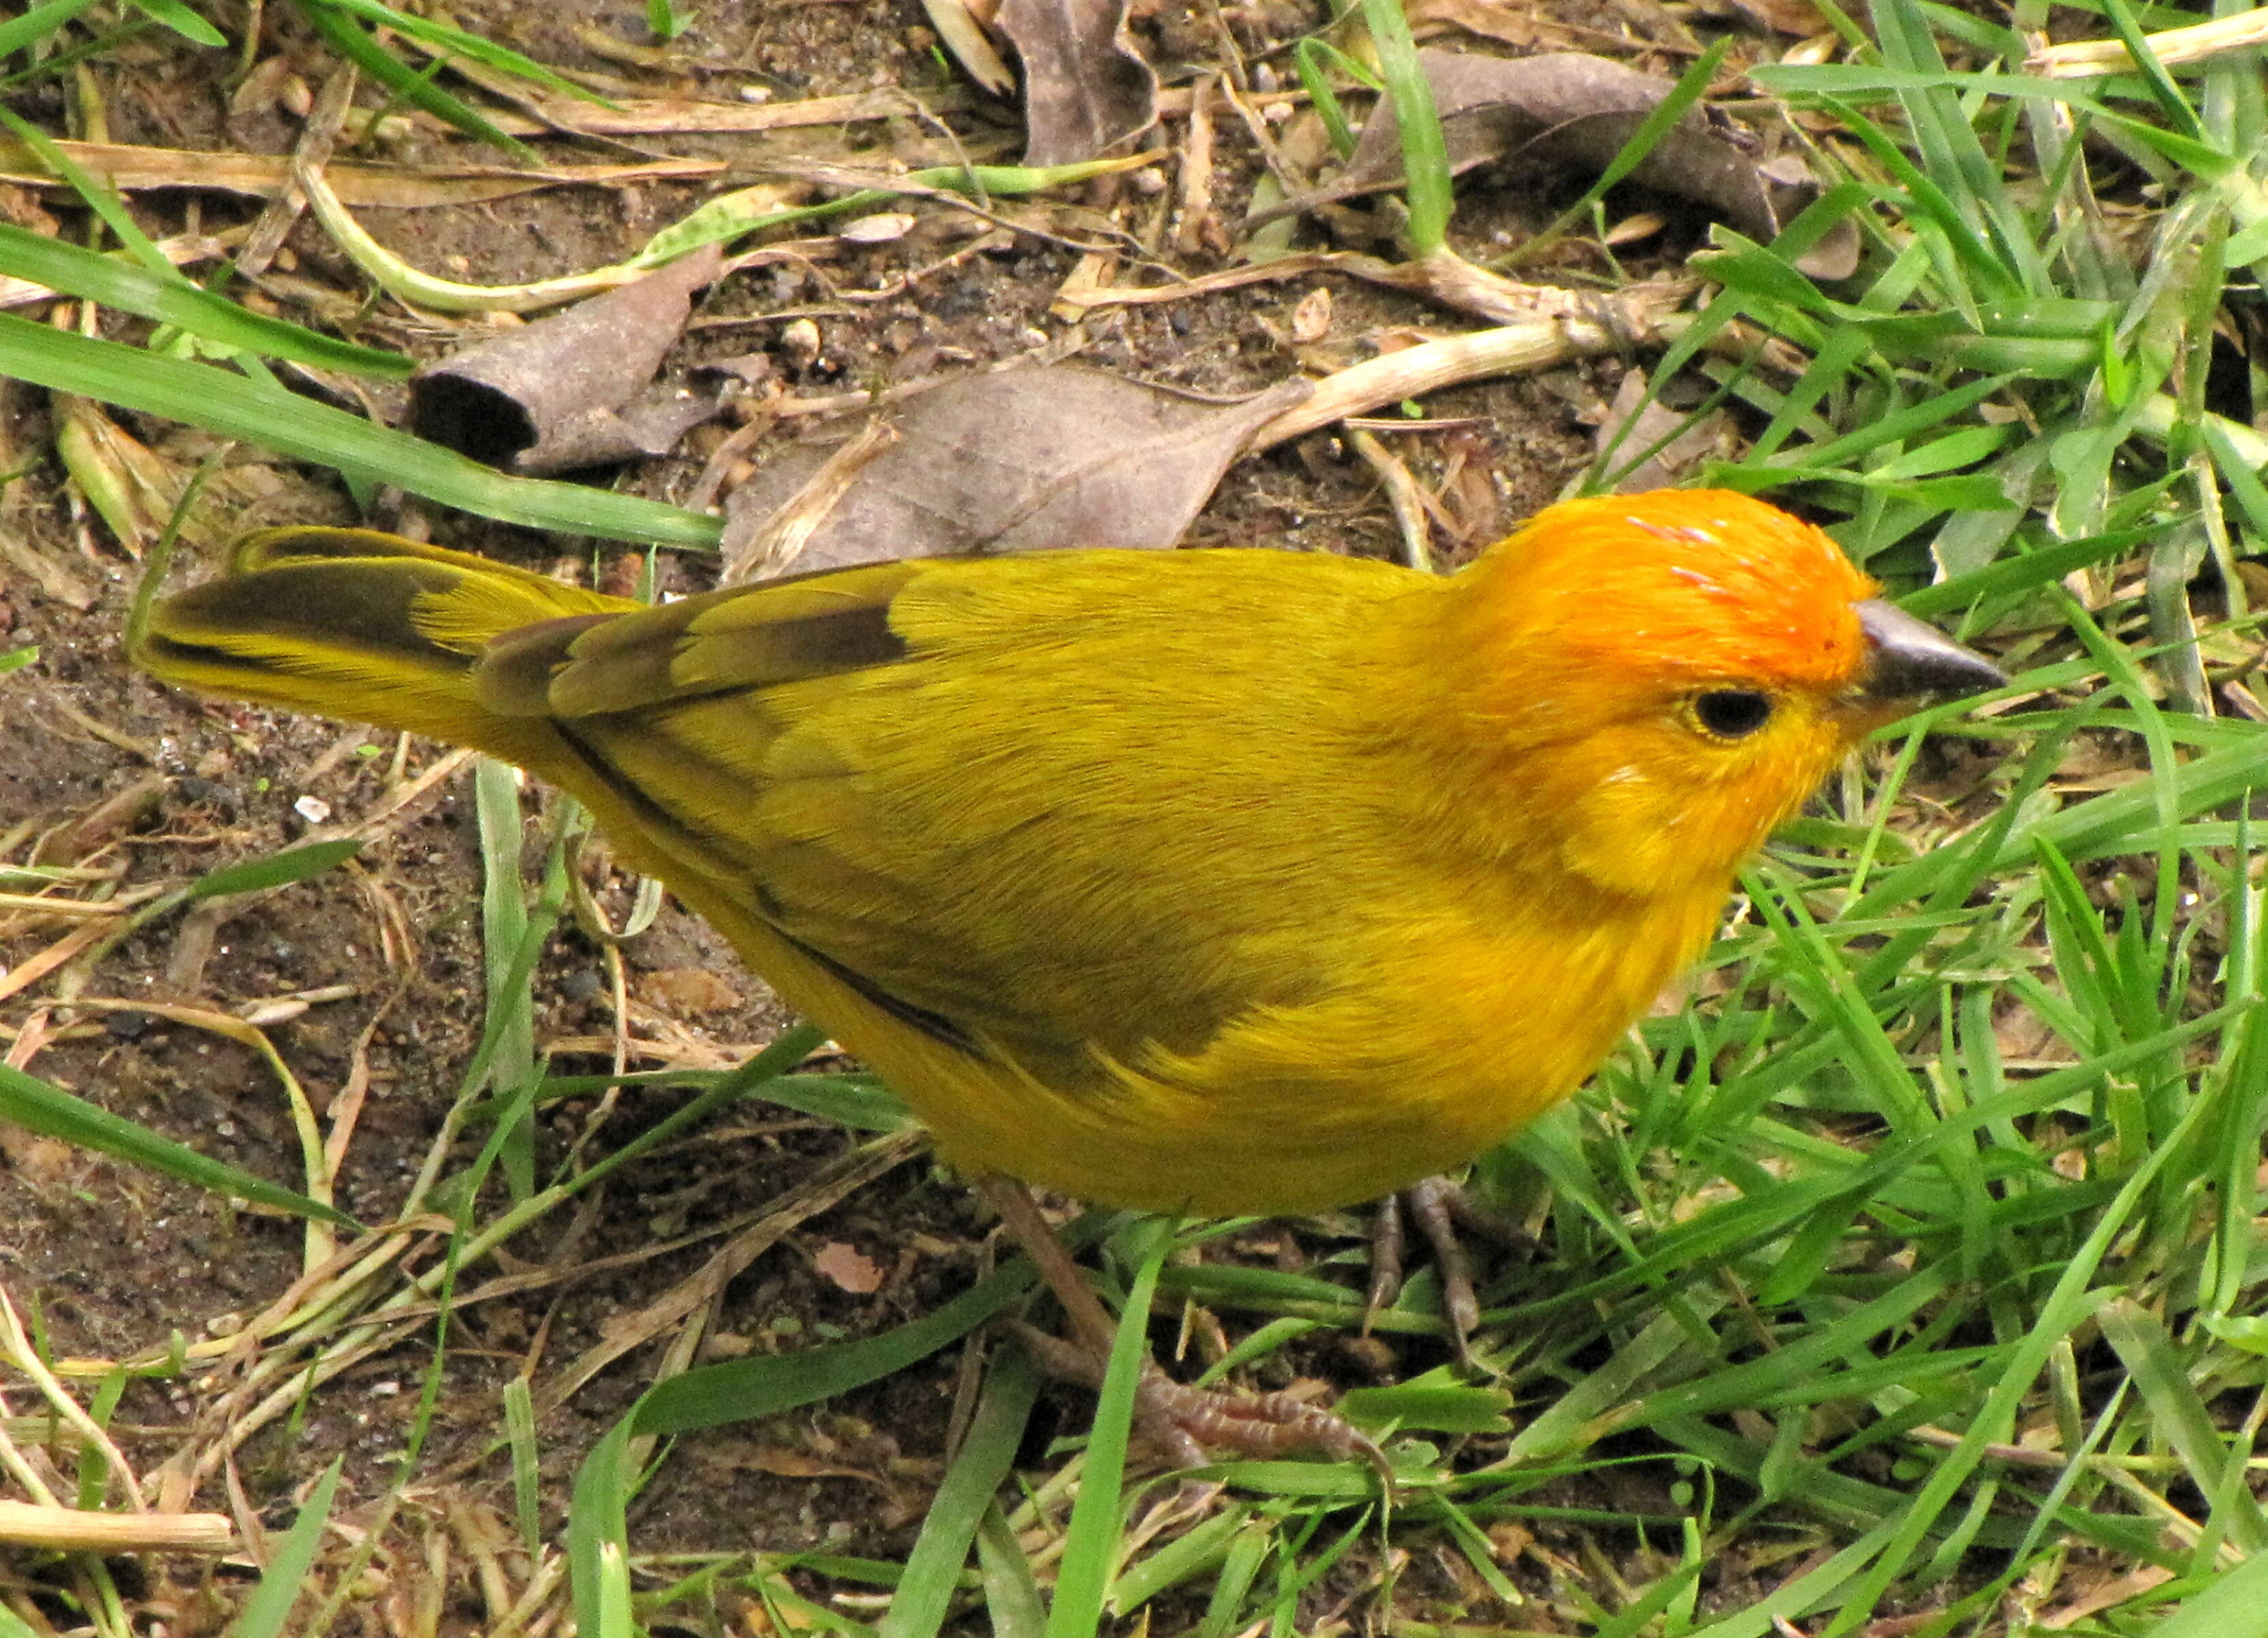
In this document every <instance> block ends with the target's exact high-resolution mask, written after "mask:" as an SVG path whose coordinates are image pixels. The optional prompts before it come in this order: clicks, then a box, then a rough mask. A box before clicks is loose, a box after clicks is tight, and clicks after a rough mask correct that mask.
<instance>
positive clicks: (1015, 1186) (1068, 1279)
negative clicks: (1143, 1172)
mask: <svg viewBox="0 0 2268 1638" xmlns="http://www.w3.org/2000/svg"><path fill="white" fill-rule="evenodd" d="M977 1187H978V1188H979V1189H981V1190H982V1191H983V1193H984V1198H985V1199H988V1200H990V1201H991V1202H992V1205H993V1207H994V1209H995V1210H997V1211H998V1213H999V1214H1000V1220H1001V1221H1003V1222H1005V1223H1006V1224H1007V1225H1008V1230H1009V1232H1010V1233H1012V1234H1013V1235H1014V1236H1016V1238H1017V1239H1018V1240H1019V1241H1020V1243H1022V1245H1023V1248H1024V1251H1025V1253H1026V1254H1027V1256H1029V1257H1030V1258H1031V1259H1032V1261H1033V1262H1034V1263H1035V1264H1036V1265H1038V1267H1039V1271H1040V1278H1041V1279H1042V1280H1046V1281H1047V1283H1048V1289H1049V1290H1050V1291H1052V1292H1054V1293H1055V1297H1056V1301H1057V1302H1060V1303H1062V1304H1063V1309H1064V1314H1065V1315H1066V1316H1067V1317H1069V1319H1070V1321H1071V1334H1072V1335H1073V1336H1074V1337H1076V1338H1077V1339H1078V1340H1077V1341H1076V1342H1065V1341H1064V1340H1062V1339H1060V1338H1056V1337H1050V1336H1049V1335H1048V1334H1047V1333H1046V1332H1041V1331H1036V1330H1035V1329H1034V1328H1033V1327H1031V1326H1028V1325H1020V1326H1018V1327H1016V1331H1017V1334H1018V1336H1019V1337H1020V1339H1022V1341H1023V1342H1024V1344H1025V1346H1026V1347H1028V1348H1029V1349H1030V1350H1031V1353H1032V1357H1033V1358H1034V1359H1035V1360H1036V1361H1038V1362H1039V1364H1040V1366H1041V1368H1042V1369H1045V1370H1047V1371H1049V1373H1051V1374H1052V1375H1055V1376H1064V1377H1068V1378H1070V1379H1071V1381H1074V1382H1080V1383H1086V1385H1087V1386H1089V1387H1091V1388H1097V1389H1099V1388H1101V1386H1102V1373H1103V1367H1104V1364H1105V1362H1106V1361H1108V1359H1109V1358H1110V1349H1111V1345H1112V1343H1113V1342H1114V1341H1115V1340H1116V1338H1117V1335H1118V1324H1117V1322H1116V1320H1114V1319H1112V1318H1111V1317H1110V1315H1109V1312H1108V1310H1106V1309H1105V1308H1104V1307H1103V1306H1102V1301H1101V1298H1100V1297H1098V1296H1096V1295H1094V1288H1093V1287H1091V1286H1089V1285H1088V1284H1087V1283H1086V1276H1085V1275H1084V1274H1082V1273H1079V1265H1078V1264H1076V1263H1074V1262H1073V1261H1071V1253H1069V1252H1068V1251H1064V1243H1063V1242H1062V1241H1061V1240H1059V1239H1057V1237H1056V1232H1055V1230H1054V1229H1053V1228H1049V1226H1048V1221H1047V1219H1045V1218H1044V1217H1042V1216H1041V1215H1040V1208H1039V1206H1037V1204H1035V1202H1034V1200H1033V1199H1032V1196H1031V1192H1030V1191H1029V1190H1027V1188H1025V1187H1024V1185H1023V1184H1020V1183H1019V1182H1017V1181H1016V1180H1015V1179H1014V1178H1013V1177H1003V1176H1000V1175H998V1174H997V1173H996V1174H993V1175H991V1176H990V1177H981V1178H979V1179H978V1180H977ZM1134 1416H1135V1420H1136V1421H1137V1422H1138V1423H1139V1424H1140V1425H1141V1428H1142V1430H1143V1431H1144V1432H1145V1433H1146V1434H1148V1435H1150V1436H1151V1437H1152V1438H1153V1439H1156V1440H1157V1441H1158V1442H1160V1443H1161V1444H1162V1445H1164V1446H1165V1448H1166V1450H1167V1452H1168V1453H1169V1454H1170V1455H1171V1456H1172V1457H1173V1458H1174V1460H1175V1461H1176V1462H1178V1463H1180V1464H1181V1465H1183V1466H1186V1467H1201V1466H1203V1465H1204V1462H1205V1453H1204V1447H1205V1446H1207V1445H1213V1446H1217V1447H1219V1448H1220V1449H1223V1450H1233V1451H1235V1452H1237V1453H1238V1454H1239V1455H1241V1456H1246V1457H1253V1458H1256V1459H1259V1460H1275V1459H1278V1458H1280V1457H1286V1456H1292V1455H1296V1454H1298V1453H1300V1452H1302V1451H1320V1452H1322V1454H1323V1455H1326V1456H1329V1457H1336V1458H1337V1459H1338V1460H1341V1461H1362V1462H1366V1463H1368V1464H1369V1465H1371V1466H1373V1467H1374V1468H1376V1469H1377V1470H1378V1472H1380V1473H1381V1474H1383V1475H1385V1476H1386V1478H1387V1479H1388V1481H1389V1482H1390V1481H1391V1479H1392V1477H1393V1472H1392V1469H1391V1467H1390V1466H1389V1465H1388V1462H1387V1460H1386V1455H1385V1452H1383V1451H1381V1450H1380V1449H1379V1448H1378V1447H1377V1445H1375V1444H1373V1442H1371V1441H1370V1440H1369V1439H1368V1438H1367V1437H1366V1436H1365V1435H1363V1434H1362V1433H1361V1432H1360V1430H1359V1429H1358V1428H1355V1426H1354V1425H1353V1424H1352V1423H1351V1422H1349V1421H1347V1420H1345V1419H1344V1418H1343V1417H1340V1416H1337V1415H1335V1414H1333V1413H1331V1412H1329V1411H1326V1410H1323V1409H1321V1408H1319V1407H1318V1406H1313V1405H1309V1404H1307V1402H1306V1401H1305V1400H1303V1399H1301V1398H1299V1397H1298V1396H1297V1395H1295V1394H1291V1393H1281V1392H1279V1393H1263V1394H1256V1395H1253V1396H1250V1397H1245V1396H1241V1395H1235V1394H1228V1393H1219V1392H1213V1391H1209V1390H1206V1389H1203V1388H1191V1387H1189V1386H1186V1385H1185V1384H1183V1383H1178V1382H1175V1381H1174V1380H1173V1379H1172V1378H1171V1377H1169V1376H1167V1375H1166V1374H1165V1372H1164V1371H1162V1370H1160V1369H1159V1368H1158V1365H1157V1362H1156V1361H1153V1360H1149V1359H1145V1360H1144V1361H1143V1364H1142V1380H1141V1383H1140V1385H1139V1386H1138V1388H1137V1389H1136V1390H1135V1398H1134Z"/></svg>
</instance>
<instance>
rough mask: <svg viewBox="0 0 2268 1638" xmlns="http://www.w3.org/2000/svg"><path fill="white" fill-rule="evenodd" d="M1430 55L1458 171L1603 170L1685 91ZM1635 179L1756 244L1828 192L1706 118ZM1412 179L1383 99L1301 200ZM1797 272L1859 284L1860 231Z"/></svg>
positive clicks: (1828, 244) (1621, 78) (1690, 118)
mask: <svg viewBox="0 0 2268 1638" xmlns="http://www.w3.org/2000/svg"><path fill="white" fill-rule="evenodd" d="M1418 62H1419V63H1420V64H1421V65H1422V66H1423V67H1424V69H1425V78H1426V81H1427V83H1428V84H1430V85H1432V89H1433V102H1434V106H1435V107H1436V108H1437V109H1439V111H1440V116H1441V136H1442V138H1443V140H1444V141H1445V142H1446V143H1447V144H1448V150H1449V168H1450V169H1451V171H1453V172H1456V173H1462V172H1465V171H1469V170H1471V169H1473V168H1474V167H1475V166H1480V165H1485V164H1487V163H1488V162H1490V161H1491V160H1495V159H1520V158H1523V157H1530V158H1536V159H1560V160H1569V161H1572V162H1574V163H1577V164H1580V165H1586V166H1591V167H1593V168H1594V169H1601V170H1603V169H1604V168H1605V167H1606V166H1608V165H1609V164H1610V163H1611V162H1612V161H1613V159H1614V158H1615V156H1616V154H1617V153H1619V152H1620V151H1622V147H1623V144H1624V143H1626V142H1628V141H1629V140H1630V138H1631V135H1632V133H1634V132H1635V131H1636V130H1637V129H1638V126H1639V124H1640V123H1641V122H1644V120H1645V119H1646V115H1647V114H1651V113H1652V112H1653V109H1654V107H1656V105H1658V104H1659V103H1660V102H1661V100H1662V99H1663V98H1665V97H1667V96H1668V94H1669V93H1670V92H1671V90H1672V89H1673V86H1672V85H1671V83H1670V82H1669V81H1668V80H1666V79H1662V78H1660V77H1656V76H1654V75H1652V74H1642V73H1640V72H1639V71H1638V70H1636V69H1632V68H1627V67H1625V66H1624V65H1623V64H1622V63H1616V62H1613V61H1610V60H1609V59H1608V58H1606V57H1601V56H1593V55H1590V54H1588V53H1587V52H1580V51H1553V52H1546V53H1544V54H1543V55H1540V56H1532V57H1491V56H1483V55H1478V54H1476V53H1470V52H1462V51H1440V50H1432V49H1427V50H1421V51H1419V52H1418ZM1401 181H1402V143H1401V137H1400V133H1399V131H1398V130H1397V129H1396V127H1395V119H1394V107H1393V104H1392V103H1391V102H1390V101H1388V100H1387V99H1385V98H1382V97H1381V99H1380V100H1379V102H1378V106H1377V107H1376V108H1375V109H1374V110H1373V112H1372V114H1371V116H1370V118H1369V119H1368V120H1367V121H1366V122H1365V123H1364V125H1363V128H1362V136H1361V137H1360V139H1359V141H1358V142H1357V143H1356V144H1355V151H1354V153H1353V155H1352V157H1351V158H1350V159H1348V160H1347V165H1346V169H1345V170H1344V171H1343V172H1342V173H1340V174H1339V177H1338V179H1337V181H1335V182H1333V183H1331V184H1330V185H1329V187H1327V188H1324V189H1322V192H1321V193H1320V194H1318V195H1315V196H1310V197H1309V198H1307V199H1306V200H1302V201H1300V203H1301V204H1303V205H1305V204H1314V203H1328V202H1329V201H1331V200H1335V199H1345V198H1350V197H1352V196H1355V195H1359V194H1366V193H1375V192H1377V191H1379V190H1380V189H1381V188H1392V187H1395V186H1398V185H1399V184H1400V182H1401ZM1631 181H1636V182H1639V183H1642V184H1644V185H1645V186H1646V187H1648V188H1659V189H1661V191H1662V192H1664V193H1670V194H1676V195H1678V196H1682V197H1683V198H1687V199H1691V200H1694V201H1697V203H1702V204H1705V205H1708V206H1709V207H1711V208H1712V210H1716V211H1717V212H1718V213H1719V214H1720V215H1722V216H1723V217H1724V218H1725V219H1726V220H1727V221H1728V222H1730V223H1731V224H1732V225H1734V226H1735V227H1737V228H1739V229H1740V230H1741V232H1744V233H1746V234H1748V235H1749V237H1750V238H1752V239H1765V240H1768V239H1771V238H1772V237H1773V236H1774V235H1775V234H1777V233H1778V232H1779V231H1780V229H1781V228H1782V227H1784V226H1786V225H1787V223H1788V222H1789V221H1790V220H1791V219H1792V218H1793V217H1794V216H1795V214H1796V213H1797V212H1798V211H1800V210H1802V209H1803V208H1804V206H1806V205H1808V204H1809V203H1811V202H1812V200H1814V199H1815V198H1816V197H1818V196H1819V192H1820V188H1819V184H1818V182H1817V181H1815V180H1814V179H1813V177H1812V175H1811V173H1810V172H1809V171H1808V169H1806V168H1805V167H1804V166H1803V164H1802V162H1801V161H1800V159H1796V158H1795V157H1794V156H1793V155H1781V156H1778V157H1775V158H1771V159H1766V158H1764V157H1763V156H1762V154H1761V151H1760V146H1759V144H1757V143H1756V139H1755V138H1754V137H1751V136H1750V135H1749V133H1748V132H1747V131H1745V130H1743V129H1741V128H1740V127H1738V126H1735V125H1734V124H1732V123H1731V122H1729V121H1727V120H1724V119H1723V118H1721V117H1719V116H1716V115H1713V114H1706V113H1702V112H1695V113H1690V114H1687V115H1686V116H1685V117H1684V118H1683V120H1681V121H1680V122H1678V124H1677V127H1676V129H1675V130H1673V131H1671V132H1670V133H1669V134H1668V136H1667V137H1664V138H1663V139H1662V140H1661V142H1659V143H1657V144H1654V147H1653V151H1652V152H1651V153H1649V154H1647V155H1646V158H1645V159H1642V160H1640V161H1639V162H1638V168H1637V169H1636V170H1634V171H1633V172H1631ZM1797 265H1798V266H1799V267H1800V268H1801V269H1803V271H1805V272H1807V273H1808V274H1811V275H1812V276H1813V277H1816V278H1843V277H1848V276H1849V274H1850V273H1851V272H1852V269H1854V268H1855V267H1856V266H1857V265H1858V236H1857V233H1856V232H1854V231H1853V230H1852V228H1851V227H1850V225H1849V224H1848V223H1843V224H1838V225H1837V228H1836V229H1835V230H1834V231H1833V232H1830V233H1828V234H1827V235H1826V236H1824V237H1823V238H1822V239H1821V240H1820V241H1819V242H1818V243H1817V244H1815V245H1814V246H1813V247H1811V249H1810V250H1809V252H1808V253H1807V254H1806V255H1804V256H1802V257H1801V258H1800V260H1799V262H1798V263H1797Z"/></svg>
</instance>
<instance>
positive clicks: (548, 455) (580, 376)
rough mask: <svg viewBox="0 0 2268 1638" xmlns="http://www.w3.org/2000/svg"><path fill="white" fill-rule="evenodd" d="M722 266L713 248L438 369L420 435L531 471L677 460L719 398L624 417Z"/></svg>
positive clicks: (419, 392)
mask: <svg viewBox="0 0 2268 1638" xmlns="http://www.w3.org/2000/svg"><path fill="white" fill-rule="evenodd" d="M720 265H721V257H720V255H719V253H718V249H717V247H715V246H714V245H711V246H708V247H704V248H703V249H700V250H696V251H693V252H691V253H689V255H684V256H681V257H680V258H679V259H678V260H677V261H675V262H671V263H670V264H669V265H668V266H667V267H665V268H662V269H659V270H658V271H656V272H653V273H651V274H648V275H647V276H646V277H644V278H642V279H639V280H637V281H636V282H635V283H633V284H624V285H622V287H621V288H619V289H617V290H611V291H608V292H607V293H606V294H605V295H603V296H593V297H592V298H591V299H589V300H587V301H582V302H578V303H577V304H576V305H575V306H571V307H570V308H568V309H566V310H565V311H564V312H562V313H557V314H553V315H552V316H551V317H549V318H547V319H541V320H539V321H536V322H534V323H533V324H527V325H523V326H521V327H520V328H518V329H516V330H513V331H512V333H510V334H509V335H506V336H500V337H498V338H497V340H494V341H489V342H482V343H479V344H478V345H476V346H473V347H468V348H466V349H464V350H460V351H459V352H456V353H453V354H452V355H451V356H450V357H449V358H446V359H443V360H441V361H440V362H439V363H438V364H433V365H428V366H426V367H425V368H424V369H423V370H420V371H419V372H418V373H417V374H416V377H415V378H414V379H413V380H411V382H410V387H409V394H410V398H409V406H410V407H409V416H410V424H411V426H412V428H413V429H414V430H415V431H416V433H417V435H418V436H419V437H421V438H425V439H431V440H432V441H433V442H435V443H437V444H443V445H446V446H448V447H449V448H452V449H454V450H457V451H459V452H460V453H461V454H467V455H469V456H471V457H472V458H473V459H474V460H475V461H485V462H487V463H488V464H489V465H490V466H499V467H500V466H506V465H509V466H511V467H512V469H514V470H517V471H521V472H562V471H567V470H570V469H572V468H573V467H576V466H590V465H595V464H598V463H599V462H600V461H612V460H621V459H623V458H624V457H626V456H628V455H630V454H659V453H662V452H664V451H666V450H667V449H668V448H670V447H671V446H673V445H674V442H675V440H676V439H677V438H679V437H681V436H682V435H683V432H684V431H685V430H686V428H687V427H688V426H690V425H692V424H695V423H696V422H697V421H699V420H702V419H705V418H706V417H707V416H708V415H709V414H711V413H713V411H714V408H715V402H714V401H713V400H709V401H701V400H697V399H696V398H695V397H694V395H689V394H674V395H666V396H665V397H663V398H662V399H661V400H659V401H655V402H649V403H648V404H645V405H642V406H640V409H639V411H638V412H637V413H635V414H630V415H624V414H622V413H619V412H622V411H624V410H625V409H626V407H627V406H629V405H630V404H631V402H632V401H633V400H634V399H636V398H637V396H638V395H640V394H641V393H642V392H644V391H645V390H646V389H647V388H648V387H650V385H651V384H652V380H653V373H654V372H655V371H656V370H657V369H659V367H660V365H661V361H662V358H663V357H664V356H665V355H666V354H667V352H668V351H669V349H670V346H671V344H672V343H674V342H675V341H676V339H677V337H678V336H679V334H680V333H681V332H682V331H683V329H684V328H685V321H686V320H687V318H688V317H689V316H690V314H691V313H692V310H693V294H694V292H695V291H697V290H699V289H700V288H701V287H702V286H703V285H704V284H710V283H711V282H712V281H713V280H714V279H715V278H716V277H717V272H718V267H719V266H720ZM673 411H674V413H673ZM657 442H659V448H655V447H653V446H654V445H655V444H656V443H657Z"/></svg>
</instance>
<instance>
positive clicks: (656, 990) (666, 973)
mask: <svg viewBox="0 0 2268 1638" xmlns="http://www.w3.org/2000/svg"><path fill="white" fill-rule="evenodd" d="M638 991H639V993H640V994H642V995H643V996H644V998H645V999H646V1000H649V1001H651V1002H652V1003H653V1005H655V1006H656V1007H664V1008H666V1009H667V1010H668V1011H670V1012H673V1013H723V1012H730V1011H731V1010H732V1009H733V1007H738V1006H739V1005H740V1002H741V1001H742V1000H744V999H745V998H744V997H743V996H742V995H741V994H740V991H739V990H738V989H737V988H735V987H734V986H733V985H732V984H731V983H730V982H729V981H727V980H726V979H725V978H719V977H718V975H717V974H716V973H713V972H711V971H710V970H709V969H708V968H706V967H664V968H661V969H659V970H658V971H654V972H649V973H645V974H643V975H641V976H640V977H639V978H638Z"/></svg>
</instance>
